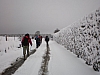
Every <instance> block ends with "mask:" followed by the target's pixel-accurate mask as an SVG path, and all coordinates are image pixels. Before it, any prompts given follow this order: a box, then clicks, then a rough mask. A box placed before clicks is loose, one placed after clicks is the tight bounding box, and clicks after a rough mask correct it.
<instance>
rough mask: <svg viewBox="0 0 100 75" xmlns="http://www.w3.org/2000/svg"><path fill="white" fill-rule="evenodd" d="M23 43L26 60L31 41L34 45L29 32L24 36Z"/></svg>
mask: <svg viewBox="0 0 100 75" xmlns="http://www.w3.org/2000/svg"><path fill="white" fill-rule="evenodd" d="M21 43H22V47H23V55H24V60H25V59H26V58H25V55H26V51H27V57H28V56H29V43H30V45H31V46H32V41H31V39H30V36H29V34H28V33H27V34H25V36H24V37H23V38H22V41H21Z"/></svg>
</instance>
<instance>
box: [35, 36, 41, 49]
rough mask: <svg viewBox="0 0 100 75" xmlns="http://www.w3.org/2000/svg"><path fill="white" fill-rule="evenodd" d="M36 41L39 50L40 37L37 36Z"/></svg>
mask: <svg viewBox="0 0 100 75" xmlns="http://www.w3.org/2000/svg"><path fill="white" fill-rule="evenodd" d="M35 40H36V48H38V47H39V46H40V38H39V36H36V37H35Z"/></svg>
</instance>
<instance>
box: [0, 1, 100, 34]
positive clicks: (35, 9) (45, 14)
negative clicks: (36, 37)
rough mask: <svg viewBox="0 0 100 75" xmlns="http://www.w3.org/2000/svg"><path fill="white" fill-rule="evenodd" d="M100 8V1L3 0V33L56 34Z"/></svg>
mask: <svg viewBox="0 0 100 75" xmlns="http://www.w3.org/2000/svg"><path fill="white" fill-rule="evenodd" d="M99 7H100V0H0V34H5V33H7V34H20V33H33V34H34V33H35V32H36V31H40V32H41V33H53V32H54V30H55V29H56V28H58V29H62V28H64V27H66V26H68V25H70V24H72V23H74V22H75V21H78V20H79V19H81V18H82V17H83V16H85V15H87V14H89V13H91V12H92V11H94V10H96V9H98V8H99Z"/></svg>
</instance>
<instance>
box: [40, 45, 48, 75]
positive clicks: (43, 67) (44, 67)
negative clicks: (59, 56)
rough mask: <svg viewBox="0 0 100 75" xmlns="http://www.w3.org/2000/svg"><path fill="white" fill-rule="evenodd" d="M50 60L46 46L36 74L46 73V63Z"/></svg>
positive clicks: (43, 74)
mask: <svg viewBox="0 0 100 75" xmlns="http://www.w3.org/2000/svg"><path fill="white" fill-rule="evenodd" d="M49 60H50V48H49V45H48V46H47V50H46V51H45V53H44V55H43V56H42V63H41V67H40V70H39V73H38V75H48V63H49Z"/></svg>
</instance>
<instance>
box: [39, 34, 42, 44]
mask: <svg viewBox="0 0 100 75" xmlns="http://www.w3.org/2000/svg"><path fill="white" fill-rule="evenodd" d="M39 39H40V44H41V43H42V36H41V35H39Z"/></svg>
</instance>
